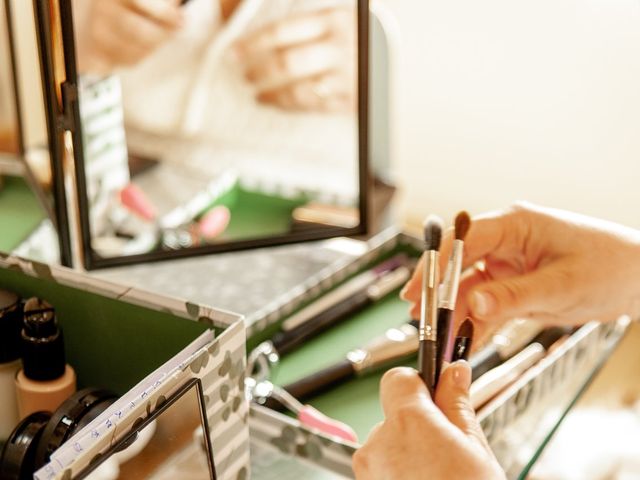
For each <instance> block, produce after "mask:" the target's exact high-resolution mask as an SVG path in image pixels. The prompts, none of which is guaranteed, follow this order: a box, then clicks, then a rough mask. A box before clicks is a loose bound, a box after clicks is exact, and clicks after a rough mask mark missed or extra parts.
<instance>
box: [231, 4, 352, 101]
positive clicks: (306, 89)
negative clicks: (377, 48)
mask: <svg viewBox="0 0 640 480" xmlns="http://www.w3.org/2000/svg"><path fill="white" fill-rule="evenodd" d="M236 52H237V55H238V57H239V59H240V61H241V62H242V64H243V65H244V66H245V76H246V78H247V80H248V81H249V82H251V83H252V84H253V85H254V86H255V88H256V98H257V99H258V101H260V102H263V103H267V104H271V105H274V106H277V107H279V108H282V109H285V110H298V111H300V110H302V111H309V110H313V111H321V112H336V111H353V109H354V108H355V104H356V101H355V92H356V71H357V68H356V67H357V49H356V17H355V8H353V7H351V8H347V7H334V8H327V9H323V10H317V11H312V12H305V13H301V14H297V15H293V16H290V17H286V18H284V19H282V20H280V21H277V22H275V23H272V24H269V25H267V26H265V27H263V28H261V29H259V30H257V31H254V32H252V33H250V34H248V35H247V36H246V37H244V38H243V39H241V40H240V41H238V42H237V44H236Z"/></svg>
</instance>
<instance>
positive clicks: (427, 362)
mask: <svg viewBox="0 0 640 480" xmlns="http://www.w3.org/2000/svg"><path fill="white" fill-rule="evenodd" d="M442 229H443V223H442V219H440V218H439V217H437V216H435V215H429V216H428V217H427V219H426V220H425V222H424V249H425V254H424V264H423V270H422V298H421V302H420V328H419V330H418V338H419V342H420V343H419V347H418V370H419V372H420V377H421V378H422V380H423V381H424V383H425V385H426V386H427V388H428V389H429V393H430V394H431V396H432V397H433V394H434V391H435V387H436V372H437V356H438V344H437V328H438V327H437V323H438V280H439V279H438V257H439V250H440V241H441V240H442Z"/></svg>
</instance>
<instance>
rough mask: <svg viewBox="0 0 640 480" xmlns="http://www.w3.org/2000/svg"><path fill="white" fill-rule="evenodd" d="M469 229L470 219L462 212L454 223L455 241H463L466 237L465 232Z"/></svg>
mask: <svg viewBox="0 0 640 480" xmlns="http://www.w3.org/2000/svg"><path fill="white" fill-rule="evenodd" d="M469 227H471V217H470V216H469V214H468V213H467V212H465V211H464V210H463V211H462V212H460V213H458V215H456V221H455V230H456V232H455V235H456V240H464V238H465V237H466V236H467V232H468V231H469Z"/></svg>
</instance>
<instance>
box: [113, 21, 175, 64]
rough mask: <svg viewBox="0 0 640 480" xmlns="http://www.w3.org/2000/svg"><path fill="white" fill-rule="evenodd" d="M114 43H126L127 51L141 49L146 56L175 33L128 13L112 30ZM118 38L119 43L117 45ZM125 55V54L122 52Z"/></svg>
mask: <svg viewBox="0 0 640 480" xmlns="http://www.w3.org/2000/svg"><path fill="white" fill-rule="evenodd" d="M111 32H112V36H113V40H114V43H113V45H122V44H123V43H124V45H126V46H125V48H124V49H125V50H126V49H134V48H140V49H142V50H143V52H144V54H148V53H151V51H152V50H153V49H154V48H156V47H157V46H158V45H160V44H162V43H164V42H166V41H167V40H169V39H170V38H171V37H172V35H173V33H174V32H173V31H172V30H170V29H167V28H164V27H162V26H161V25H159V24H158V23H157V22H154V21H152V20H150V19H148V18H146V17H144V16H142V15H139V14H137V13H134V12H132V11H128V12H127V14H125V15H123V16H122V19H121V20H120V22H118V24H117V25H116V27H115V28H113V29H112V30H111ZM116 38H118V39H119V41H118V42H117V43H116V40H115V39H116ZM122 53H123V54H124V53H125V52H122Z"/></svg>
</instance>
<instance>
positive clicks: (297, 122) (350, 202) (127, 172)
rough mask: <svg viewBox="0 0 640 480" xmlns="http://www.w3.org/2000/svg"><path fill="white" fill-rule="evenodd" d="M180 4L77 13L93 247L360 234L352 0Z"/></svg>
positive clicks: (115, 251)
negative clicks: (324, 233)
mask: <svg viewBox="0 0 640 480" xmlns="http://www.w3.org/2000/svg"><path fill="white" fill-rule="evenodd" d="M179 3H180V2H173V1H146V0H145V1H140V0H86V1H83V2H76V3H75V4H74V7H75V8H76V9H75V11H74V21H75V34H76V48H77V57H78V68H79V72H80V74H81V91H80V113H81V117H82V121H83V123H82V126H83V138H84V152H83V153H84V167H85V168H84V169H85V172H84V174H85V177H86V178H85V179H84V180H85V181H86V185H87V196H88V198H87V203H88V206H89V223H90V230H91V247H92V249H93V252H94V253H95V254H96V255H97V256H98V257H100V258H112V257H121V256H127V255H135V254H144V253H149V252H158V251H175V250H178V249H184V248H190V247H197V246H203V245H223V244H226V243H228V242H236V241H245V240H255V239H264V238H269V237H282V236H285V235H291V234H305V233H311V232H322V231H327V230H332V231H335V230H336V229H351V230H353V229H355V228H357V227H358V226H359V225H360V212H359V210H358V206H359V201H360V190H359V175H360V171H359V159H358V122H357V118H358V100H357V93H358V89H357V57H358V52H357V21H356V18H357V6H356V2H355V0H342V1H326V0H269V1H266V0H190V1H186V2H185V1H183V2H181V3H180V4H179ZM81 180H82V179H81Z"/></svg>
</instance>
